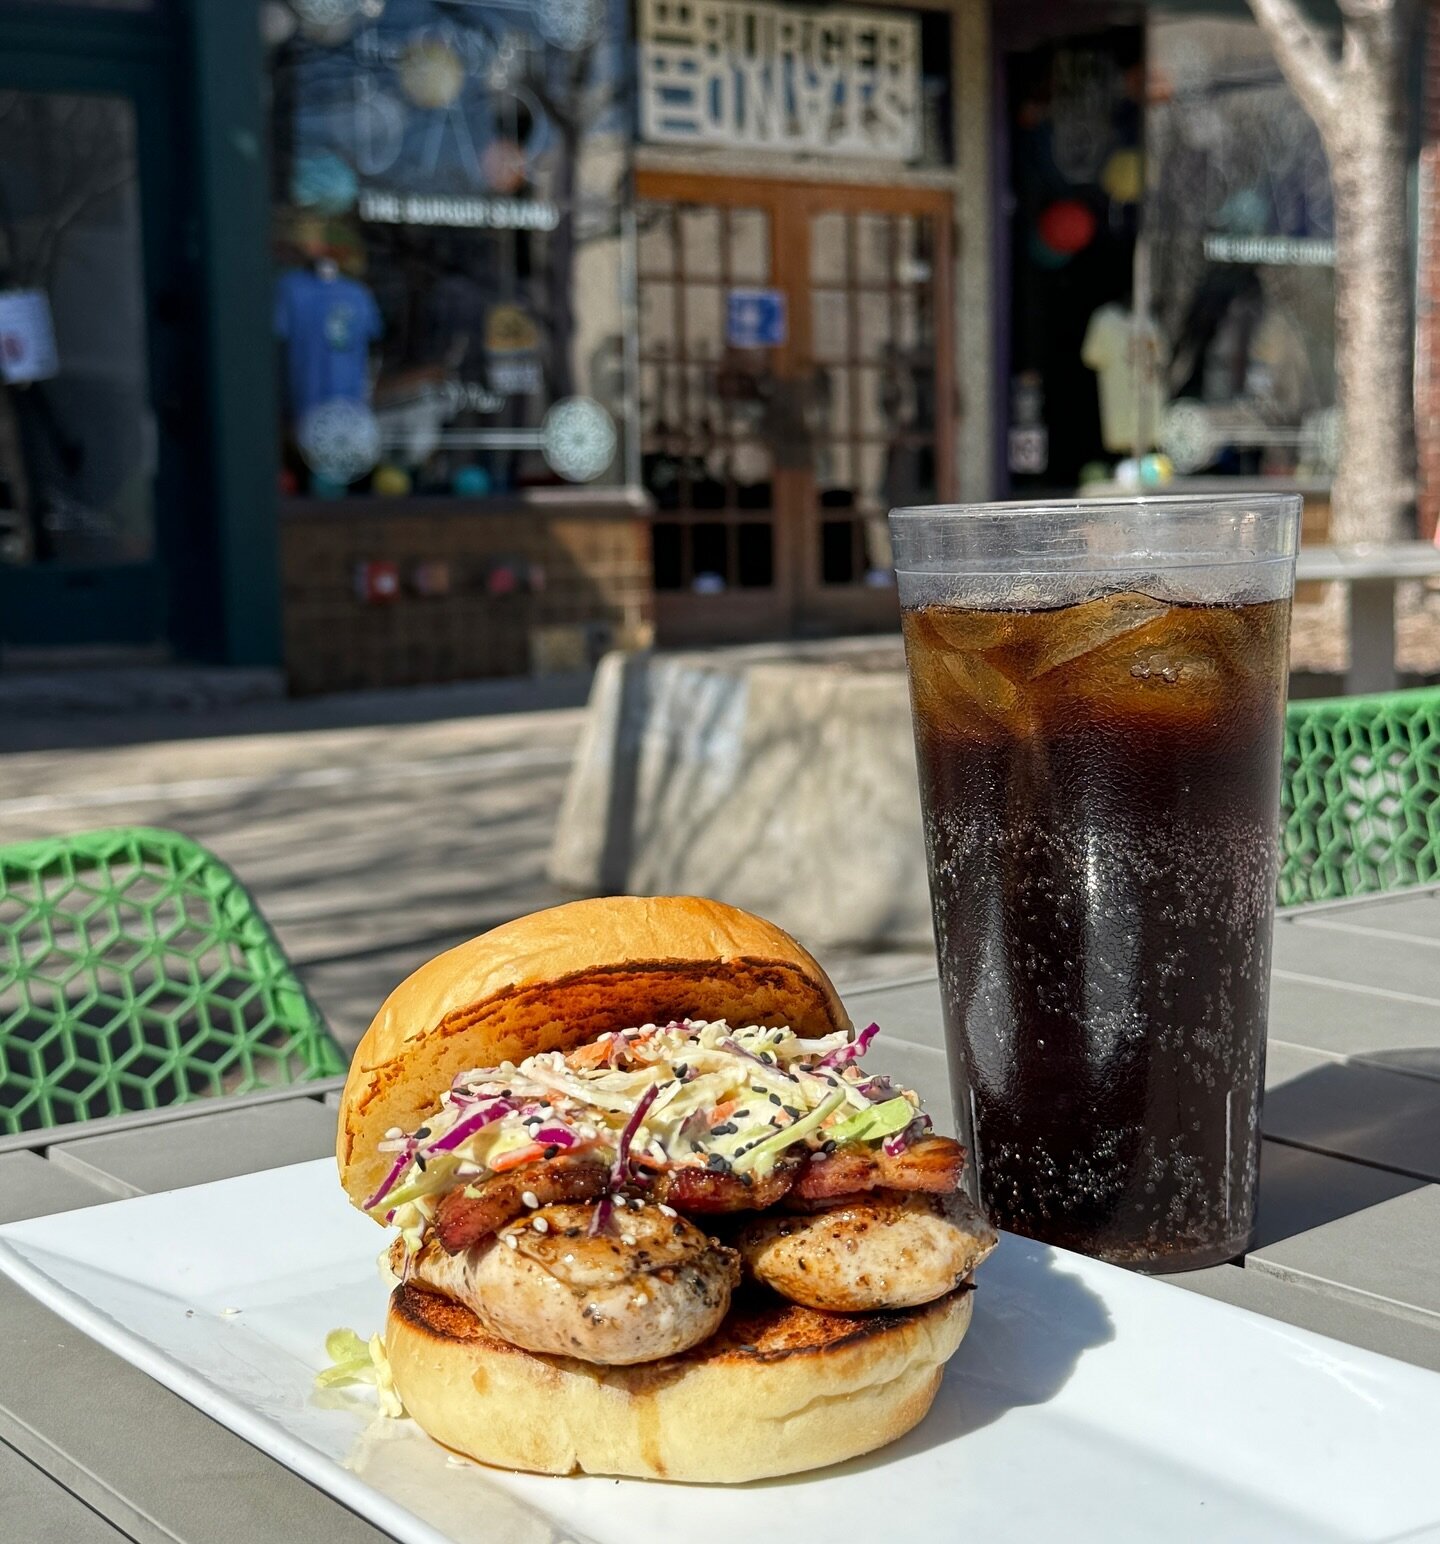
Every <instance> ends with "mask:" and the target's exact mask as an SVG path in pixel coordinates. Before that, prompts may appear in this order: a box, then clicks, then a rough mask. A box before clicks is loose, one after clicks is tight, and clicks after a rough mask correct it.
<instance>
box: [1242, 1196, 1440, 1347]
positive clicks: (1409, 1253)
mask: <svg viewBox="0 0 1440 1544" xmlns="http://www.w3.org/2000/svg"><path fill="white" fill-rule="evenodd" d="M1262 1268H1263V1269H1265V1270H1269V1271H1272V1272H1275V1273H1277V1274H1281V1275H1284V1276H1304V1277H1307V1278H1308V1279H1310V1280H1311V1281H1313V1282H1316V1283H1320V1284H1329V1285H1332V1286H1338V1287H1343V1288H1344V1289H1345V1290H1347V1291H1350V1292H1362V1293H1365V1294H1367V1295H1368V1296H1370V1297H1374V1298H1377V1299H1380V1300H1382V1301H1384V1302H1388V1303H1392V1304H1395V1305H1396V1306H1398V1307H1401V1308H1404V1309H1406V1310H1407V1311H1408V1312H1410V1313H1412V1314H1414V1313H1423V1314H1427V1315H1430V1316H1432V1317H1433V1321H1434V1322H1433V1324H1432V1333H1434V1334H1436V1335H1437V1336H1440V1185H1418V1186H1416V1187H1415V1188H1414V1189H1412V1190H1408V1191H1406V1192H1404V1193H1403V1194H1401V1195H1397V1196H1392V1197H1390V1198H1389V1199H1388V1200H1384V1201H1380V1202H1378V1203H1377V1204H1375V1205H1373V1206H1366V1207H1362V1208H1359V1209H1357V1210H1355V1211H1353V1212H1351V1213H1349V1214H1348V1215H1345V1216H1339V1217H1336V1218H1335V1219H1334V1221H1331V1222H1327V1223H1324V1224H1322V1225H1321V1226H1319V1227H1316V1228H1312V1229H1310V1230H1309V1231H1308V1232H1305V1233H1299V1234H1296V1235H1294V1236H1293V1237H1289V1238H1282V1239H1279V1240H1277V1241H1276V1242H1274V1243H1270V1244H1263V1245H1262V1246H1261V1247H1260V1248H1259V1249H1256V1250H1255V1251H1253V1252H1252V1253H1251V1255H1250V1256H1249V1260H1248V1263H1247V1265H1246V1269H1247V1270H1255V1269H1262Z"/></svg>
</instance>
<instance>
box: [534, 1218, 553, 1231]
mask: <svg viewBox="0 0 1440 1544" xmlns="http://www.w3.org/2000/svg"><path fill="white" fill-rule="evenodd" d="M530 1226H531V1227H532V1228H534V1229H535V1231H536V1232H537V1233H548V1232H549V1231H550V1224H549V1223H548V1222H546V1221H545V1219H544V1218H543V1217H532V1218H531V1219H530Z"/></svg>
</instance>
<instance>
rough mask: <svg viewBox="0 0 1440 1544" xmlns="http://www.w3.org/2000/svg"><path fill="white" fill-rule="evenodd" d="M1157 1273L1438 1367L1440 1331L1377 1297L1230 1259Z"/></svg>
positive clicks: (1373, 1348)
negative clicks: (1346, 1292) (1419, 1324)
mask: <svg viewBox="0 0 1440 1544" xmlns="http://www.w3.org/2000/svg"><path fill="white" fill-rule="evenodd" d="M1163 1279H1164V1280H1165V1282H1166V1283H1167V1284H1168V1285H1170V1286H1173V1287H1179V1288H1183V1289H1184V1290H1185V1291H1187V1292H1198V1293H1200V1294H1201V1295H1202V1296H1203V1297H1213V1298H1219V1299H1220V1301H1221V1302H1225V1303H1233V1304H1235V1306H1236V1307H1238V1308H1248V1309H1249V1310H1250V1311H1251V1312H1252V1313H1258V1314H1263V1315H1264V1316H1265V1317H1266V1318H1267V1319H1278V1320H1280V1321H1281V1322H1282V1323H1284V1324H1293V1325H1295V1326H1297V1327H1298V1328H1300V1329H1305V1330H1313V1331H1314V1332H1315V1333H1316V1334H1317V1335H1329V1336H1331V1337H1332V1338H1333V1339H1335V1340H1343V1341H1344V1342H1345V1343H1346V1344H1347V1345H1352V1346H1362V1347H1363V1348H1364V1349H1365V1350H1367V1351H1378V1352H1379V1353H1380V1355H1381V1356H1393V1357H1396V1358H1398V1359H1399V1360H1401V1361H1405V1362H1412V1363H1414V1364H1415V1365H1416V1366H1418V1367H1428V1368H1430V1369H1431V1370H1432V1371H1434V1372H1440V1334H1437V1333H1433V1332H1427V1331H1426V1330H1424V1329H1421V1328H1418V1327H1417V1325H1416V1323H1415V1320H1414V1318H1413V1317H1411V1316H1410V1315H1407V1314H1405V1313H1401V1312H1396V1311H1395V1310H1393V1309H1391V1308H1389V1307H1387V1306H1386V1305H1384V1304H1382V1303H1370V1302H1365V1301H1364V1300H1363V1299H1360V1298H1357V1297H1353V1296H1346V1295H1340V1294H1336V1293H1334V1292H1331V1291H1328V1290H1327V1289H1325V1288H1323V1287H1321V1286H1319V1285H1318V1284H1316V1283H1314V1282H1308V1281H1304V1280H1296V1279H1292V1278H1285V1277H1281V1276H1277V1275H1274V1274H1272V1273H1271V1272H1269V1271H1265V1270H1257V1269H1254V1268H1253V1267H1247V1268H1246V1269H1244V1270H1241V1269H1239V1267H1237V1266H1234V1265H1216V1266H1213V1267H1212V1268H1211V1269H1210V1270H1208V1271H1184V1272H1182V1273H1181V1274H1180V1275H1178V1276H1166V1277H1165V1278H1163Z"/></svg>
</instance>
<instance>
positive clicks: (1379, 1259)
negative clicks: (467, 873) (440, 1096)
mask: <svg viewBox="0 0 1440 1544" xmlns="http://www.w3.org/2000/svg"><path fill="white" fill-rule="evenodd" d="M846 1000H847V1005H848V1006H849V1007H850V1010H851V1012H852V1014H853V1015H854V1016H855V1018H856V1020H857V1022H860V1023H864V1022H866V1021H868V1020H870V1019H875V1020H878V1021H879V1022H880V1023H881V1025H882V1026H883V1028H884V1031H885V1033H884V1034H882V1036H881V1038H880V1040H879V1041H878V1042H877V1043H876V1054H874V1055H873V1056H872V1057H870V1058H867V1060H868V1061H873V1062H874V1063H875V1064H876V1065H877V1066H878V1067H880V1068H882V1069H883V1070H887V1071H890V1072H891V1073H892V1074H894V1075H896V1076H898V1077H901V1078H904V1079H905V1080H906V1081H907V1082H910V1083H911V1084H912V1085H913V1086H917V1087H919V1088H920V1089H921V1090H922V1091H924V1092H925V1093H926V1094H927V1095H928V1097H929V1099H930V1101H931V1104H932V1108H935V1109H937V1111H938V1112H940V1113H941V1114H943V1112H944V1110H945V1106H946V1103H947V1100H946V1095H945V1092H944V1090H945V1075H944V1058H943V1055H942V1051H941V1033H940V1010H939V993H938V988H937V985H936V982H935V980H934V978H933V977H927V978H924V979H910V980H906V981H902V982H896V983H892V984H890V985H886V986H873V987H867V988H864V989H863V990H856V991H854V992H851V993H848V994H846ZM1268 1085H1269V1092H1268V1094H1267V1099H1266V1105H1265V1134H1266V1141H1265V1149H1264V1162H1263V1165H1262V1170H1261V1206H1260V1242H1259V1245H1258V1247H1257V1248H1256V1249H1255V1251H1254V1252H1253V1253H1252V1254H1251V1255H1250V1256H1249V1257H1248V1259H1247V1261H1246V1264H1245V1266H1244V1267H1243V1268H1241V1267H1238V1266H1234V1265H1222V1266H1216V1267H1215V1268H1213V1269H1211V1270H1205V1271H1197V1272H1193V1273H1190V1274H1187V1275H1182V1276H1171V1277H1167V1278H1163V1280H1165V1281H1166V1283H1167V1288H1168V1290H1173V1291H1191V1292H1201V1293H1204V1294H1206V1295H1207V1296H1210V1297H1218V1298H1223V1299H1224V1300H1225V1301H1227V1302H1230V1303H1237V1304H1240V1305H1241V1306H1243V1307H1246V1308H1250V1309H1253V1310H1255V1311H1256V1312H1258V1313H1262V1314H1266V1315H1269V1316H1271V1317H1273V1318H1276V1319H1280V1320H1284V1321H1286V1322H1287V1323H1290V1324H1298V1325H1303V1326H1305V1327H1306V1328H1309V1329H1313V1330H1318V1331H1320V1332H1321V1333H1323V1334H1327V1335H1333V1336H1335V1337H1337V1338H1338V1339H1340V1340H1344V1341H1349V1342H1351V1343H1352V1344H1354V1345H1357V1346H1365V1347H1368V1348H1369V1349H1371V1350H1374V1351H1380V1352H1384V1353H1385V1354H1387V1355H1390V1356H1395V1357H1400V1358H1402V1359H1403V1360H1406V1361H1410V1362H1414V1363H1418V1364H1420V1365H1422V1366H1425V1367H1430V1368H1434V1369H1436V1370H1437V1371H1440V885H1437V886H1433V887H1429V888H1425V889H1417V890H1409V891H1406V892H1403V893H1401V894H1396V895H1391V896H1385V897H1377V898H1372V899H1367V900H1361V901H1342V902H1333V903H1326V904H1323V905H1318V906H1311V907H1305V908H1301V909H1297V910H1295V911H1292V912H1290V913H1287V914H1285V915H1283V916H1282V917H1281V919H1280V920H1279V922H1278V923H1277V925H1276V930H1275V972H1274V989H1273V993H1272V1000H1271V1011H1270V1045H1269V1074H1268ZM337 1088H338V1080H335V1079H332V1080H329V1081H328V1082H325V1083H312V1084H309V1085H306V1086H305V1087H302V1088H298V1089H287V1090H276V1091H274V1092H270V1093H264V1094H258V1095H251V1096H248V1097H245V1098H241V1099H234V1100H229V1101H226V1102H225V1103H224V1104H223V1105H215V1104H209V1105H206V1104H198V1105H187V1106H182V1107H179V1108H177V1109H172V1110H166V1111H160V1112H155V1113H152V1114H147V1115H144V1116H140V1117H124V1118H121V1119H117V1120H112V1121H103V1122H96V1123H93V1124H91V1125H89V1126H86V1127H83V1128H59V1129H52V1130H50V1131H46V1132H38V1133H31V1134H29V1135H28V1136H26V1137H20V1138H10V1139H7V1140H5V1141H4V1142H0V1221H11V1220H15V1219H18V1218H21V1217H30V1216H36V1215H40V1214H44V1213H49V1212H58V1211H62V1210H65V1209H67V1208H70V1207H81V1206H90V1205H94V1204H95V1203H97V1202H102V1201H109V1200H113V1199H115V1198H116V1197H121V1196H132V1195H139V1194H144V1193H146V1192H150V1191H156V1190H162V1189H165V1188H168V1187H174V1186H176V1185H185V1184H198V1183H201V1182H203V1181H206V1180H214V1179H222V1178H226V1177H228V1176H231V1175H236V1174H244V1173H248V1172H250V1171H252V1170H255V1169H260V1168H264V1167H270V1166H273V1165H277V1164H284V1163H295V1162H299V1161H301V1160H304V1159H309V1158H318V1157H321V1156H323V1155H326V1154H328V1153H329V1152H331V1150H332V1141H333V1133H334V1125H335V1098H336V1091H337ZM336 1204H337V1205H340V1204H343V1203H342V1201H341V1196H340V1192H339V1189H338V1187H337V1189H336ZM0 1314H3V1323H4V1338H3V1349H0V1516H3V1517H4V1519H5V1521H4V1527H3V1530H0V1531H3V1533H4V1536H5V1537H6V1538H8V1539H15V1540H17V1541H22V1540H23V1541H24V1544H42V1541H45V1544H48V1541H60V1540H63V1541H65V1544H91V1541H97V1544H98V1541H102V1540H108V1541H117V1540H126V1539H128V1540H135V1541H143V1544H151V1541H156V1544H158V1541H162V1540H163V1541H165V1544H176V1541H183V1544H232V1541H233V1544H240V1541H244V1544H275V1541H277V1540H288V1539H305V1540H307V1541H308V1544H332V1541H335V1544H338V1541H345V1544H351V1541H360V1540H371V1541H379V1540H382V1539H384V1538H386V1537H387V1535H385V1534H383V1533H381V1532H380V1531H379V1530H378V1529H376V1528H374V1527H373V1526H371V1525H370V1524H369V1523H367V1522H366V1521H365V1520H364V1519H363V1518H361V1517H359V1516H357V1515H356V1514H354V1513H353V1512H350V1511H348V1510H347V1509H346V1508H344V1507H342V1506H340V1505H339V1504H338V1503H336V1502H334V1501H332V1500H330V1499H329V1497H328V1496H326V1495H325V1494H324V1493H323V1492H321V1491H319V1490H316V1489H315V1488H314V1487H313V1486H311V1485H310V1484H308V1483H307V1482H306V1481H304V1480H302V1479H299V1478H297V1477H296V1476H295V1475H293V1474H291V1473H290V1472H289V1471H288V1470H286V1469H284V1468H282V1467H281V1466H280V1465H279V1464H278V1463H276V1462H275V1461H274V1460H272V1459H270V1458H268V1457H267V1456H266V1455H265V1454H263V1453H261V1452H260V1451H258V1450H257V1449H255V1448H252V1447H251V1446H250V1445H249V1444H248V1443H246V1442H244V1441H242V1440H241V1439H240V1438H239V1437H236V1436H233V1435H231V1433H230V1432H228V1431H227V1430H225V1428H223V1427H221V1426H219V1425H217V1424H216V1423H215V1422H213V1421H211V1420H210V1419H209V1418H208V1417H206V1416H204V1415H201V1414H200V1413H199V1412H198V1411H196V1410H194V1409H193V1408H192V1407H190V1406H189V1405H187V1404H186V1403H185V1402H184V1401H183V1400H181V1399H179V1398H177V1397H176V1396H175V1395H174V1394H171V1393H170V1392H168V1391H167V1390H166V1389H164V1388H162V1387H161V1386H160V1385H159V1384H157V1383H153V1382H151V1381H150V1379H148V1378H147V1377H145V1375H144V1374H143V1373H140V1372H138V1371H136V1370H135V1369H134V1368H132V1367H130V1366H129V1365H128V1364H127V1363H125V1362H123V1361H122V1360H120V1359H119V1358H118V1357H116V1356H114V1355H112V1354H111V1353H110V1352H108V1351H105V1350H102V1349H101V1348H100V1347H99V1346H98V1345H96V1344H94V1343H93V1342H91V1341H89V1340H87V1339H86V1337H85V1336H83V1335H82V1334H80V1333H79V1332H78V1331H77V1330H73V1329H71V1328H70V1326H69V1325H67V1324H65V1323H64V1322H63V1321H62V1320H60V1319H59V1318H57V1317H56V1316H55V1315H54V1314H52V1313H50V1312H49V1311H48V1310H47V1309H45V1308H43V1307H41V1306H40V1304H39V1303H37V1302H36V1301H34V1300H33V1299H31V1298H30V1297H28V1296H27V1295H26V1294H25V1293H23V1292H21V1291H20V1290H19V1289H18V1288H17V1287H15V1286H13V1285H11V1284H10V1283H9V1282H8V1281H4V1280H0Z"/></svg>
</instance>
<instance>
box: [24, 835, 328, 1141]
mask: <svg viewBox="0 0 1440 1544" xmlns="http://www.w3.org/2000/svg"><path fill="white" fill-rule="evenodd" d="M344 1070H345V1061H344V1058H343V1057H342V1056H341V1054H340V1051H339V1048H338V1047H337V1046H336V1044H335V1042H334V1041H333V1040H332V1039H331V1038H330V1034H329V1032H328V1031H327V1030H326V1028H325V1022H324V1020H323V1019H322V1018H321V1017H320V1014H319V1012H318V1011H317V1009H316V1007H315V1005H314V1003H312V1002H311V1000H310V998H309V996H308V994H307V993H306V991H305V989H304V988H303V987H302V986H301V985H300V983H299V981H298V980H297V979H296V976H295V972H294V970H293V969H292V967H291V965H290V962H289V961H288V960H287V959H286V958H285V955H284V952H283V951H282V950H281V948H280V945H279V944H278V943H277V942H276V939H275V935H274V933H272V932H271V930H270V927H269V924H268V923H266V921H265V919H264V918H263V917H262V916H261V915H260V912H259V911H258V910H257V909H256V906H255V903H254V901H252V900H251V899H250V896H249V895H248V894H247V893H246V891H245V888H244V886H243V885H241V883H240V881H239V880H238V879H236V877H235V875H234V874H233V873H231V871H230V870H229V869H228V868H227V867H226V866H225V865H224V864H223V863H221V862H220V861H219V859H217V858H216V857H214V856H213V855H212V854H211V853H208V852H207V851H206V850H205V849H204V848H203V847H201V846H199V845H198V843H195V842H192V841H190V840H189V839H188V838H187V837H184V836H180V835H179V834H178V833H176V832H174V831H154V830H145V829H139V828H136V829H122V830H113V831H90V832H86V833H84V834H83V835H80V836H70V837H62V838H58V839H55V840H46V841H38V842H26V843H23V844H22V845H19V846H14V847H0V1132H13V1131H30V1130H35V1129H37V1128H39V1127H43V1126H51V1125H61V1124H64V1123H66V1122H69V1121H83V1120H92V1119H94V1118H96V1117H97V1116H101V1115H118V1114H121V1113H123V1112H125V1111H129V1110H142V1109H144V1110H149V1109H155V1108H157V1107H159V1106H161V1105H169V1104H177V1103H181V1102H183V1101H185V1100H190V1099H195V1098H198V1097H201V1096H204V1095H209V1094H234V1093H243V1092H248V1091H250V1090H252V1089H256V1088H260V1087H263V1086H267V1085H270V1084H277V1083H295V1082H301V1081H304V1080H306V1079H309V1078H318V1077H326V1076H328V1075H330V1074H332V1073H336V1072H343V1071H344Z"/></svg>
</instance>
